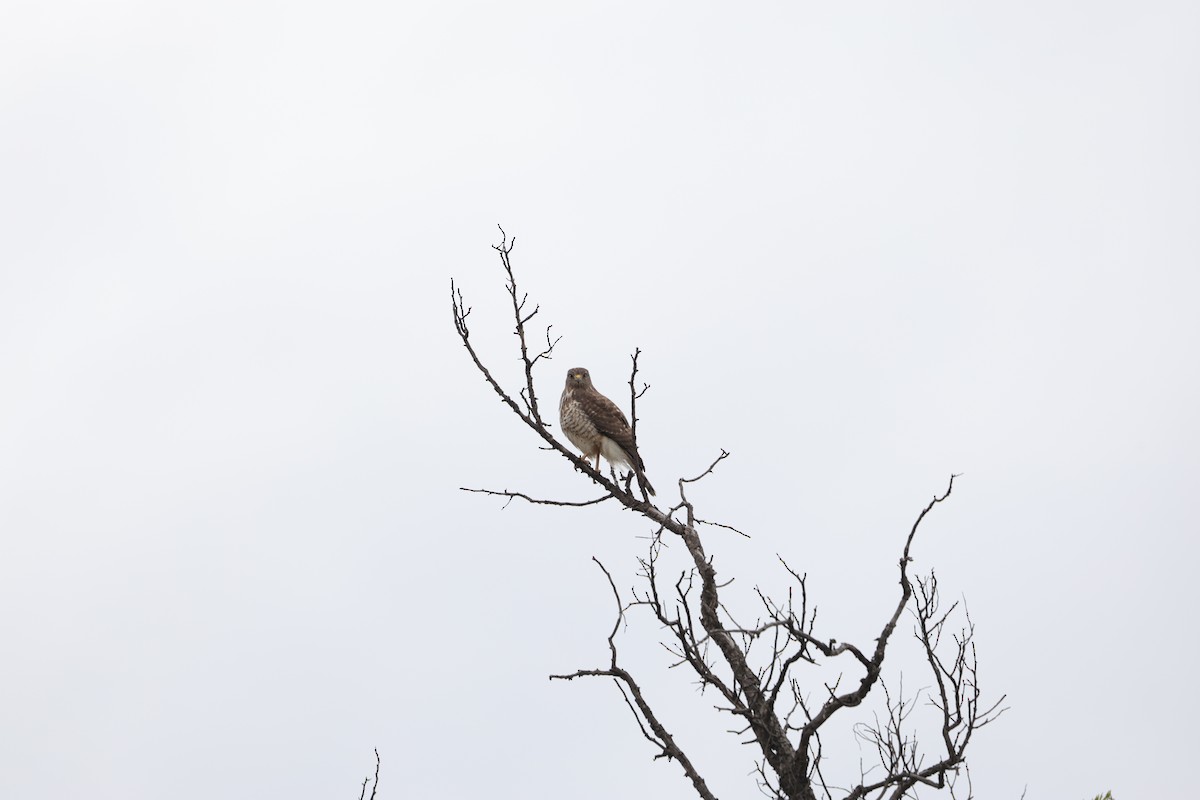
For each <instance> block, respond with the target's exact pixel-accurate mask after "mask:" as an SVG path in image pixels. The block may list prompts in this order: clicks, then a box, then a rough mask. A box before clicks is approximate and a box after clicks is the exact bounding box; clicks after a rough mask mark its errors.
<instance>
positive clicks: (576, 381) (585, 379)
mask: <svg viewBox="0 0 1200 800" xmlns="http://www.w3.org/2000/svg"><path fill="white" fill-rule="evenodd" d="M591 386H592V375H591V373H589V372H588V371H587V370H586V369H584V368H583V367H572V368H571V369H569V370H567V389H590V388H591Z"/></svg>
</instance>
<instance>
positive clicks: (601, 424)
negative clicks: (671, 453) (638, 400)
mask: <svg viewBox="0 0 1200 800" xmlns="http://www.w3.org/2000/svg"><path fill="white" fill-rule="evenodd" d="M585 402H586V403H587V405H586V406H585V408H586V409H587V415H588V416H589V417H590V418H591V420H592V423H593V424H594V425H595V426H596V430H597V431H599V432H600V433H602V434H604V435H605V436H607V437H608V438H609V439H612V440H613V441H614V442H616V443H617V444H618V445H619V446H620V447H621V449H622V450H624V451H625V452H626V453H628V454H629V456H630V458H631V459H632V460H633V462H634V466H635V467H637V468H638V469H645V466H644V465H643V464H642V457H641V456H640V455H639V454H638V450H637V443H636V442H635V441H634V440H633V429H632V428H630V427H629V420H628V419H626V418H625V413H624V412H623V411H621V409H620V408H619V407H618V406H617V404H616V403H614V402H613V401H612V400H609V399H608V398H607V397H605V396H604V395H602V394H600V393H599V392H596V393H594V394H591V395H588V396H587V399H586V401H585Z"/></svg>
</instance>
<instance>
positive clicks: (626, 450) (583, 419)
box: [558, 367, 654, 494]
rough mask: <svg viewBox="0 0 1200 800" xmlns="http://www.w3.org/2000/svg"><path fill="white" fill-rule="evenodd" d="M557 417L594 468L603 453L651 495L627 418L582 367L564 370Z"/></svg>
mask: <svg viewBox="0 0 1200 800" xmlns="http://www.w3.org/2000/svg"><path fill="white" fill-rule="evenodd" d="M558 418H559V423H560V424H561V425H562V429H563V433H565V434H566V435H567V438H568V439H570V440H571V444H573V445H575V446H576V447H578V448H579V449H580V450H582V451H583V457H584V458H589V459H590V458H594V459H596V469H600V456H604V458H605V459H607V460H608V463H609V464H612V465H613V466H614V467H617V466H621V465H624V466H627V467H629V468H630V469H631V470H633V473H634V474H635V475H637V481H638V485H639V486H641V487H642V489H643V490H645V491H646V492H647V493H648V494H654V487H653V486H651V485H650V481H648V480H646V465H645V464H644V463H643V462H642V457H641V455H639V454H638V450H637V443H636V442H635V441H634V440H633V429H631V428H630V427H629V420H627V419H625V415H624V414H623V413H621V409H619V408H617V404H616V403H614V402H613V401H612V400H609V399H608V398H607V397H605V396H604V395H602V394H600V393H599V392H598V391H596V387H595V386H592V376H591V375H590V374H589V373H588V371H587V370H586V369H584V368H583V367H576V368H574V369H571V370H567V385H566V387H565V388H564V389H563V393H562V400H560V401H559V403H558Z"/></svg>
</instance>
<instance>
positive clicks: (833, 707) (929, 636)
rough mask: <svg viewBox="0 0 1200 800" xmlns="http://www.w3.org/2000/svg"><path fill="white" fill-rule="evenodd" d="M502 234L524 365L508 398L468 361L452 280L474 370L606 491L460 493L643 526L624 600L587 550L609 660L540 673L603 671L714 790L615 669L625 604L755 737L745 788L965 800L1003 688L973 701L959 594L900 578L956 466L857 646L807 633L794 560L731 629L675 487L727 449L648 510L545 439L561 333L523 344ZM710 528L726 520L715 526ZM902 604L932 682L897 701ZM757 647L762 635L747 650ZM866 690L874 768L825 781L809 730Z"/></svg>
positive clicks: (664, 744)
mask: <svg viewBox="0 0 1200 800" xmlns="http://www.w3.org/2000/svg"><path fill="white" fill-rule="evenodd" d="M501 235H502V237H503V238H502V239H501V242H500V244H499V245H494V246H493V247H494V249H495V250H496V252H497V253H498V254H499V256H500V261H501V265H502V266H503V269H504V274H505V278H506V282H505V288H506V290H507V293H508V296H509V300H510V301H511V305H512V313H513V320H514V326H515V327H514V333H515V334H516V337H517V342H518V347H519V350H520V361H521V365H522V367H523V372H524V376H523V377H524V381H523V385H522V386H521V387H520V388H519V389H518V390H517V392H516V393H515V394H514V393H512V392H510V391H509V390H507V389H506V388H504V387H503V386H502V385H501V384H500V382H499V381H498V380H497V378H496V377H495V375H494V374H493V373H492V371H491V370H489V368H488V367H487V366H486V365H485V364H484V363H483V361H482V360H481V359H480V356H479V353H478V351H477V350H476V349H475V347H474V344H473V343H472V341H471V332H470V329H469V328H468V325H467V318H468V317H469V316H470V314H471V308H470V307H469V306H467V305H466V304H465V301H464V299H463V295H462V291H461V289H459V288H458V287H457V286H456V285H455V284H454V282H453V281H451V284H450V296H451V306H452V310H453V314H454V326H455V329H456V330H457V332H458V336H459V338H460V339H461V341H462V344H463V346H464V347H465V348H466V350H467V352H468V354H469V355H470V357H471V360H472V361H473V362H474V364H475V367H476V368H477V369H478V370H479V372H480V373H481V374H482V375H483V377H484V378H485V380H486V381H487V382H488V384H490V385H491V387H492V389H494V390H495V392H496V394H497V395H498V396H499V397H500V399H501V401H502V402H503V403H504V404H505V405H507V406H508V407H509V408H510V409H511V410H512V412H513V413H514V414H516V415H517V417H519V418H520V420H521V421H522V422H523V423H525V425H527V426H528V427H529V428H530V429H531V430H532V431H533V432H534V433H535V434H537V435H538V436H539V437H541V439H542V442H543V443H544V445H543V449H546V450H553V451H557V452H558V453H559V454H560V455H561V456H562V457H563V458H566V459H567V460H568V461H569V462H570V463H571V464H572V465H573V466H574V467H575V469H577V470H578V471H580V472H582V473H583V474H584V475H585V476H587V477H588V478H589V479H590V480H591V481H592V482H593V483H594V484H596V485H597V486H599V487H600V488H601V489H602V490H603V492H604V494H602V495H601V496H600V497H597V498H594V499H591V500H585V501H565V500H548V499H539V498H534V497H532V496H530V495H528V494H526V493H523V492H517V491H511V490H508V489H504V490H491V489H464V491H471V492H482V493H484V494H489V495H496V496H501V497H504V498H506V504H507V503H508V502H511V501H512V500H513V499H521V500H524V501H527V502H530V503H537V504H546V505H558V506H586V505H593V504H596V503H602V502H606V501H609V500H612V501H615V502H617V503H619V504H621V505H622V506H624V507H626V508H627V509H630V510H631V511H635V512H637V513H638V514H641V515H642V516H643V517H645V518H646V519H647V520H649V521H651V522H652V523H653V525H654V526H655V533H654V535H653V537H652V539H651V543H650V547H649V552H648V553H647V555H646V556H644V557H643V558H641V559H640V560H639V572H638V576H639V579H640V583H641V588H640V589H635V590H634V591H633V593H632V595H631V596H630V597H629V598H628V599H625V598H622V596H621V593H620V592H619V591H618V590H617V586H616V583H615V582H614V581H613V578H612V575H611V573H610V572H609V570H608V569H607V568H606V567H605V566H604V565H603V564H601V563H600V562H599V561H596V564H597V565H598V566H599V567H600V569H601V570H602V571H603V573H604V576H605V578H606V579H607V580H608V583H609V586H610V588H611V590H612V593H613V597H614V600H615V604H616V613H615V617H616V619H615V622H614V625H613V628H612V631H611V633H610V634H609V636H608V648H609V655H610V658H609V661H608V663H607V664H606V665H604V666H600V667H596V668H593V669H579V670H576V671H575V672H571V673H568V674H562V675H551V676H550V678H551V679H552V680H553V679H559V680H568V681H569V680H574V679H576V678H585V677H606V678H611V679H612V680H613V681H614V683H615V684H616V686H617V688H618V689H619V690H620V692H621V695H622V697H623V698H624V700H625V703H626V704H627V705H628V706H629V708H630V710H631V711H632V713H633V716H634V718H635V719H636V721H637V724H638V727H639V728H640V730H641V733H642V735H643V736H644V737H645V738H646V739H647V740H648V741H649V742H650V743H651V744H652V745H653V746H654V748H655V749H656V750H657V751H658V752H657V754H656V756H655V758H667V759H668V760H672V761H675V762H677V763H678V764H679V765H680V766H681V767H682V769H683V772H684V774H685V775H686V777H687V779H688V780H689V781H690V782H691V784H692V786H693V788H694V789H695V791H696V793H697V794H698V795H699V796H700V797H703V798H709V799H710V800H711V799H712V798H714V797H715V796H714V794H713V793H712V790H711V789H710V788H709V786H708V784H707V783H706V782H705V779H704V778H703V777H702V774H701V770H700V767H699V766H698V765H696V764H695V763H694V762H693V761H692V760H691V759H690V758H689V757H688V755H687V753H686V752H685V751H684V749H683V747H682V745H681V744H680V743H679V741H678V740H677V739H676V738H675V736H673V735H672V734H671V733H670V731H669V730H668V728H667V726H666V725H665V724H664V722H663V720H662V719H661V718H660V716H659V715H658V714H657V713H656V712H655V711H654V708H653V707H652V705H651V703H650V701H649V700H648V699H647V697H646V694H645V692H644V691H643V690H642V687H641V686H640V685H639V684H638V682H637V680H635V678H634V676H633V675H632V674H631V673H630V672H629V671H628V670H626V669H625V668H623V667H622V666H621V665H620V661H619V658H618V652H617V644H616V637H617V633H618V631H619V630H620V628H621V625H622V622H623V621H624V620H625V618H626V615H627V614H628V613H630V612H631V611H634V610H639V609H640V610H645V611H648V612H649V613H650V614H651V615H652V617H653V618H654V619H655V620H656V622H657V624H658V625H659V626H660V627H661V629H662V630H664V631H665V632H666V633H665V637H666V639H665V641H664V644H665V645H666V646H667V647H668V648H669V649H670V651H671V652H672V653H673V654H674V656H675V658H676V659H677V661H676V664H675V666H681V665H686V666H687V667H688V668H690V669H691V670H692V671H693V672H694V673H695V675H696V676H697V677H698V678H699V682H700V685H701V687H702V688H704V689H712V690H715V692H716V693H717V695H718V696H719V697H720V699H721V704H720V705H718V708H719V709H720V710H722V711H724V712H727V713H728V714H730V715H732V716H733V717H734V718H736V719H737V720H739V723H738V730H737V732H738V733H739V734H742V735H745V736H747V737H748V741H750V742H753V743H754V744H756V745H757V747H758V750H759V751H760V752H761V758H760V759H759V761H758V766H757V777H758V784H759V787H760V789H761V790H762V791H763V793H764V794H766V795H767V796H769V797H775V798H786V799H787V800H816V798H830V799H831V798H834V797H842V798H846V800H859V799H860V798H872V799H874V798H891V799H892V800H898V798H902V797H906V796H911V793H912V792H913V790H914V789H916V788H918V787H932V788H935V789H947V790H948V791H949V793H950V795H951V796H952V797H955V796H958V797H970V796H971V787H970V775H969V771H968V770H967V762H966V753H967V746H968V745H969V744H970V742H971V740H972V738H973V736H974V734H975V732H976V731H978V730H979V729H981V728H983V727H984V726H985V725H987V724H988V723H990V722H992V721H993V720H995V719H996V718H997V717H998V716H1000V714H1001V713H1003V711H1004V709H1003V708H1002V707H1001V706H1002V704H1003V702H1004V697H1003V696H1001V697H1000V698H999V700H997V701H995V702H992V703H990V704H989V703H985V701H984V700H983V699H982V695H981V691H980V688H979V682H978V662H977V659H976V652H975V638H974V637H975V631H974V626H973V624H972V623H971V620H970V617H969V616H966V613H965V609H963V610H962V616H963V617H964V619H965V623H963V624H961V627H954V626H953V625H951V618H955V619H957V618H958V614H956V612H958V611H959V604H958V603H954V604H951V605H950V606H949V607H948V608H946V609H944V610H943V609H942V607H941V604H940V600H939V594H938V584H937V579H936V576H935V575H934V574H933V573H932V572H931V573H930V574H929V575H928V576H925V577H917V578H914V577H913V576H911V575H910V574H909V564H910V562H911V560H912V559H911V556H910V553H911V551H912V547H913V542H914V540H915V538H916V535H917V530H918V529H919V527H920V525H921V523H922V521H923V520H924V519H925V517H926V516H927V515H928V514H929V513H930V512H931V511H932V510H933V508H934V506H936V505H937V504H939V503H942V502H944V501H945V500H946V499H947V498H948V497H949V496H950V493H951V491H952V490H953V488H954V480H955V478H956V477H958V476H955V475H952V476H951V477H950V480H949V483H948V484H947V486H946V489H945V491H944V492H943V493H942V494H940V495H935V496H934V498H933V499H932V500H930V501H929V503H928V505H926V506H925V508H924V509H922V511H921V512H920V514H919V515H918V516H917V518H916V521H915V522H914V523H913V525H912V528H911V529H910V530H909V532H908V535H907V537H906V538H905V539H904V547H903V549H902V551H901V555H900V559H899V563H898V570H899V589H900V590H899V593H898V597H897V598H896V602H895V606H894V607H892V608H891V610H890V613H889V615H888V616H887V618H886V620H884V622H883V624H882V627H881V628H880V632H879V636H878V637H877V638H876V639H875V640H874V645H873V646H870V647H859V646H856V645H854V644H851V643H849V642H844V641H837V640H835V639H826V638H819V637H818V636H817V635H816V633H815V630H816V608H815V606H813V605H811V604H810V601H809V596H808V588H807V585H806V575H804V574H801V573H799V572H797V571H796V570H794V569H793V568H792V567H791V566H789V565H788V564H787V562H786V561H784V560H783V559H782V558H781V559H780V562H781V564H782V566H783V569H785V570H786V571H787V573H788V575H789V576H790V577H789V580H790V581H791V584H792V585H791V588H789V589H788V591H787V596H786V598H785V599H783V600H776V599H774V598H772V597H770V596H769V595H768V594H766V593H764V592H762V591H761V590H759V589H755V590H754V591H755V595H756V597H755V598H754V599H755V602H756V604H757V605H758V606H759V607H760V611H759V618H758V619H756V620H755V622H754V624H752V625H746V626H743V625H740V624H738V623H737V622H736V621H735V620H734V619H733V617H732V615H731V614H730V612H729V611H728V606H727V605H726V604H725V602H724V600H723V598H722V597H721V594H720V593H721V591H722V590H723V589H726V588H727V587H728V583H724V584H722V583H718V581H717V570H716V567H715V566H714V562H713V559H712V557H711V556H710V555H709V554H708V553H707V552H706V550H705V547H704V543H703V542H702V540H701V535H700V529H701V528H700V526H703V525H710V526H711V525H718V523H712V522H706V521H705V520H703V519H701V518H700V517H698V516H697V513H696V508H695V506H694V505H693V503H692V502H691V501H690V500H689V499H688V496H687V486H688V484H691V483H695V482H697V481H699V480H701V479H703V478H705V477H706V476H708V475H710V474H711V473H712V472H713V471H714V470H715V469H716V468H717V466H718V465H719V464H720V463H721V462H722V461H723V460H725V458H727V457H728V456H729V453H727V452H725V451H724V450H722V451H721V452H720V454H719V455H718V456H717V457H716V458H715V459H714V460H713V462H712V463H711V464H709V465H708V467H707V468H706V469H704V470H703V471H701V472H700V474H698V475H696V476H695V477H694V478H681V479H679V480H678V482H677V486H678V492H679V499H678V502H676V503H675V504H674V505H670V506H668V507H666V508H659V507H657V506H655V505H653V504H652V503H650V502H649V500H648V499H647V498H645V497H644V496H642V497H639V496H637V495H635V494H634V493H633V492H632V491H631V486H630V481H631V479H632V477H633V476H632V475H627V476H625V477H624V478H623V479H621V478H618V477H617V476H616V474H615V473H611V472H610V475H608V476H606V475H605V474H603V473H602V472H601V471H600V470H598V469H595V468H593V466H592V465H591V464H590V463H589V462H588V461H587V460H586V459H583V458H580V457H579V456H578V455H576V454H575V453H574V452H573V451H572V450H571V449H570V448H569V447H568V446H567V445H566V444H564V443H563V442H561V441H559V439H558V438H557V437H556V436H555V435H554V434H553V433H551V425H550V424H549V423H547V421H546V420H545V419H544V418H543V416H542V409H541V407H540V405H539V401H538V395H537V391H536V388H535V383H534V372H535V368H536V367H537V366H538V364H539V363H540V362H541V361H543V360H546V359H549V358H550V357H551V356H552V354H553V352H554V348H555V345H557V344H558V341H559V340H558V339H556V338H552V336H551V333H550V327H549V326H547V327H546V328H545V330H544V333H543V334H539V335H538V336H537V338H536V343H534V340H533V337H532V334H531V329H530V323H531V322H532V321H533V319H534V317H536V316H537V314H538V313H539V312H540V307H539V306H537V305H536V304H535V305H534V306H533V308H532V309H531V308H530V307H529V299H528V295H527V294H525V293H523V292H522V291H521V290H520V289H518V287H517V281H516V277H515V275H514V273H513V267H512V262H511V258H510V256H511V253H512V249H513V245H514V243H515V240H510V239H509V238H508V236H507V235H506V234H504V231H503V229H501ZM543 336H544V344H543ZM639 353H640V351H635V352H634V353H633V355H632V369H631V372H630V377H629V390H630V398H629V401H630V419H631V422H632V425H633V426H635V431H636V425H637V413H636V410H637V400H638V398H639V397H640V396H641V394H642V393H643V392H644V391H645V390H646V388H648V387H647V386H645V385H643V386H642V388H641V389H640V390H639V389H638V386H637V374H638V356H639ZM720 527H722V528H726V529H729V530H734V531H736V529H734V528H732V527H731V526H728V525H720ZM736 532H737V533H741V532H740V531H736ZM742 535H745V534H742ZM668 541H679V542H682V543H683V546H684V548H685V549H686V551H687V554H688V559H689V562H690V563H689V567H688V569H686V570H685V571H684V572H683V574H682V575H681V577H679V578H678V579H677V580H674V581H671V580H669V579H666V578H664V577H663V575H662V574H661V571H660V565H659V564H660V557H661V555H662V553H663V550H664V548H665V546H666V545H667V543H668ZM906 611H908V612H909V613H910V614H911V616H912V618H913V619H914V620H915V625H914V628H913V635H914V637H915V639H916V640H917V642H919V646H920V649H921V650H923V652H924V657H925V658H924V660H925V662H926V667H927V670H928V672H927V678H926V680H929V681H931V682H932V685H931V688H929V689H928V690H922V691H919V692H917V693H916V694H914V695H911V696H905V694H904V690H903V686H902V685H898V686H896V687H892V686H890V685H889V684H887V683H886V682H885V681H884V679H883V666H884V659H885V657H886V655H887V652H888V647H889V645H890V644H891V643H892V640H893V635H894V634H895V631H896V628H897V626H898V625H899V623H900V619H901V617H902V616H903V615H904V614H905V612H906ZM955 624H956V625H958V624H959V623H955ZM759 642H763V643H764V644H765V646H762V645H760V646H758V647H755V645H756V644H757V643H759ZM826 662H829V663H833V664H835V665H843V668H842V670H841V672H840V675H839V677H838V679H837V680H836V681H834V682H832V683H825V684H824V685H823V687H822V688H821V689H820V691H819V693H818V699H815V700H814V699H812V697H811V695H810V693H809V692H808V691H806V690H805V689H804V686H803V685H802V683H801V679H800V678H799V677H798V670H799V668H800V667H801V665H818V664H822V663H826ZM843 683H845V686H843ZM875 690H879V692H880V693H882V694H883V697H884V709H885V710H884V712H883V714H882V715H880V714H876V715H874V717H873V719H872V720H871V721H869V722H863V721H860V722H858V723H857V725H856V727H855V733H856V735H857V737H858V739H859V740H860V742H864V743H866V744H867V745H868V747H867V749H868V751H874V755H875V756H876V760H877V763H874V764H871V765H867V764H865V763H864V764H863V765H862V766H861V767H860V769H859V771H858V775H857V776H855V777H854V778H851V779H850V780H852V781H853V783H852V784H849V785H844V784H843V785H839V784H835V783H833V782H831V781H830V780H828V779H827V776H826V775H825V773H824V771H823V769H822V760H823V759H822V756H823V752H824V751H823V742H822V730H823V729H824V726H826V724H827V723H829V721H830V720H831V719H833V718H834V717H835V716H836V715H839V714H840V713H841V712H843V710H844V709H854V708H857V707H858V706H860V705H862V704H863V701H864V700H865V699H866V698H867V696H868V695H869V694H870V693H871V692H872V691H875ZM922 698H923V699H924V700H925V701H926V702H925V703H924V705H925V706H928V707H931V708H932V709H933V712H932V714H933V716H934V719H935V722H936V724H937V725H938V727H940V736H938V741H937V742H936V744H932V745H930V746H929V747H925V746H924V745H923V743H921V742H920V741H918V737H917V735H916V727H915V726H914V723H913V720H912V719H911V716H912V714H913V713H914V712H915V710H916V707H917V705H918V703H919V701H921V700H922Z"/></svg>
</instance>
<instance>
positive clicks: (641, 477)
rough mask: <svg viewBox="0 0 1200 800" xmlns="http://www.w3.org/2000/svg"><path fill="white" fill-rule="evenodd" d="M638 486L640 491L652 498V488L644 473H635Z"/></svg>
mask: <svg viewBox="0 0 1200 800" xmlns="http://www.w3.org/2000/svg"><path fill="white" fill-rule="evenodd" d="M636 474H637V481H638V486H640V487H642V491H644V492H645V493H646V494H648V495H650V496H651V497H654V487H653V486H651V485H650V479H649V478H647V477H646V473H645V472H643V471H642V470H640V469H639V470H638V471H637V473H636Z"/></svg>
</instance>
